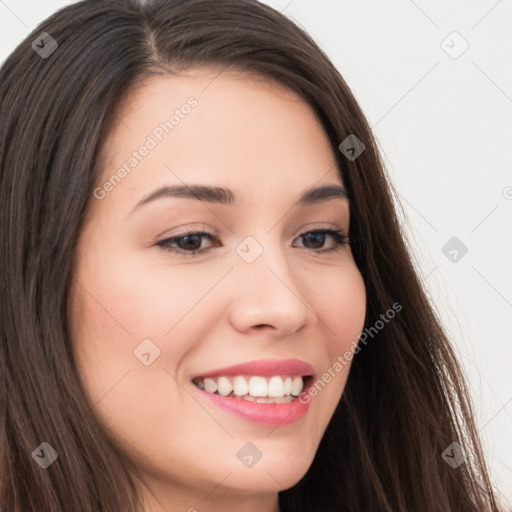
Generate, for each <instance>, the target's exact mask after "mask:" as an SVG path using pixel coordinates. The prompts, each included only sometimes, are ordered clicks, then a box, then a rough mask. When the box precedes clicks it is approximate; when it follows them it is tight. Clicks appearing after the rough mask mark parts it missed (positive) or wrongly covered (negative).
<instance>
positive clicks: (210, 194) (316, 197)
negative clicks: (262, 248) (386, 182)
mask: <svg viewBox="0 0 512 512" xmlns="http://www.w3.org/2000/svg"><path fill="white" fill-rule="evenodd" d="M173 197H179V198H186V199H197V200H199V201H205V202H207V203H217V204H221V205H228V206H240V202H239V201H238V199H237V197H236V194H235V193H234V192H233V191H232V190H230V189H228V188H222V187H211V186H207V185H167V186H163V187H161V188H158V189H156V190H154V191H153V192H151V193H150V194H148V195H146V196H144V197H143V198H142V199H141V200H140V201H139V202H138V203H137V204H136V205H135V207H134V208H133V209H132V210H131V211H130V213H129V215H130V214H131V213H133V212H134V211H135V210H137V209H139V208H140V207H141V206H143V205H145V204H148V203H150V202H152V201H156V200H157V199H161V198H173ZM332 199H343V200H348V199H349V195H348V192H347V190H346V189H345V188H344V187H342V186H340V185H335V184H330V185H323V186H321V187H316V188H315V187H314V188H310V189H308V190H306V191H305V192H303V194H302V195H301V196H300V197H299V199H298V200H297V202H296V203H295V205H294V206H298V207H304V206H311V205H314V204H318V203H323V202H325V201H330V200H332Z"/></svg>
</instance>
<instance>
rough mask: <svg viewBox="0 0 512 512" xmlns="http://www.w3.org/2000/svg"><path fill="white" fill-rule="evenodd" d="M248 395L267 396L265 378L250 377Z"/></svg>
mask: <svg viewBox="0 0 512 512" xmlns="http://www.w3.org/2000/svg"><path fill="white" fill-rule="evenodd" d="M249 394H250V395H251V396H267V379H265V377H256V376H255V377H251V380H250V381H249Z"/></svg>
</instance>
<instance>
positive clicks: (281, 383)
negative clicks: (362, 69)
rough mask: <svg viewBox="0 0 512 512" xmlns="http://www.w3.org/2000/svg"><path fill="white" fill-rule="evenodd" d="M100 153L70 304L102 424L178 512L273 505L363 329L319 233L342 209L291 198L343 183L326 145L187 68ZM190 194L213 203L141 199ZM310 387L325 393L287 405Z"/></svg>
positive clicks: (352, 280) (144, 100)
mask: <svg viewBox="0 0 512 512" xmlns="http://www.w3.org/2000/svg"><path fill="white" fill-rule="evenodd" d="M215 77H216V78H215ZM102 143H103V153H102V156H103V161H102V168H101V172H102V175H101V179H100V180H99V182H98V188H97V189H96V190H95V197H94V198H92V199H91V206H90V210H89V211H88V215H87V217H86V219H85V221H84V225H83V230H82V232H81V235H80V238H79V243H78V246H77V252H76V254H75V257H76V259H75V261H74V267H73V277H74V279H73V288H72V291H71V298H70V299H71V300H70V303H69V305H70V310H69V313H70V322H71V335H72V339H73V344H74V351H75V355H76V359H77V364H78V367H79V370H80V374H81V377H82V379H83V382H84V385H85V387H86V391H87V393H88V395H89V397H90V400H91V401H92V403H93V404H95V411H96V413H97V415H98V416H99V417H100V419H101V420H102V422H103V423H104V424H106V425H107V426H108V427H109V429H110V430H111V431H112V432H113V433H114V435H115V436H116V438H117V440H118V442H119V443H120V445H121V446H122V447H123V448H124V449H125V450H126V451H127V452H128V453H129V454H130V456H131V458H132V459H133V460H134V461H135V462H136V464H137V466H138V467H139V468H140V469H141V471H142V472H143V474H144V475H145V477H146V478H147V481H148V482H150V483H151V485H152V487H153V490H154V491H155V493H156V494H157V495H158V497H159V499H160V500H161V502H162V503H164V502H165V500H167V499H168V500H171V498H172V501H169V502H172V503H173V504H174V506H175V507H176V510H181V508H179V506H183V507H195V508H197V509H198V510H209V508H208V507H209V506H211V505H212V504H213V503H216V502H220V501H221V500H222V499H223V498H225V497H228V496H229V497H236V496H240V497H242V496H247V494H248V493H249V494H250V495H251V496H254V497H255V499H256V497H258V496H259V497H265V499H268V500H270V499H275V497H276V492H277V491H279V490H282V489H286V488H289V487H291V486H292V485H294V484H295V483H296V482H297V481H298V480H300V478H301V477H302V476H303V475H304V474H305V473H306V471H307V469H308V467H309V466H310V464H311V462H312V460H313V457H314V455H315V452H316V450H317V447H318V445H319V443H320V440H321V438H322V436H323V434H324V432H325V429H326V427H327V424H328V423H329V420H330V419H331V416H332V414H333V412H334V409H335V407H336V405H337V403H338V401H339V399H340V397H341V394H342V391H343V388H344V386H345V383H346V379H347V376H348V371H349V367H350V358H348V359H347V358H346V357H344V356H343V355H344V353H346V351H347V350H349V351H350V350H351V351H353V349H354V348H355V340H357V339H358V335H359V333H360V332H361V330H362V328H363V323H364V316H365V302H366V300H365V299H366V298H365V288H364V284H363V280H362V277H361V275H360V273H359V271H358V269H357V267H356V265H355V263H354V259H353V257H352V253H351V250H350V247H349V246H348V245H346V244H344V243H343V240H342V239H341V242H340V239H338V238H337V237H336V234H333V233H330V232H329V231H328V230H333V231H334V232H335V231H339V230H342V231H343V232H344V233H345V234H347V233H348V232H349V203H348V200H347V199H346V198H345V197H343V195H342V194H334V193H331V194H323V195H322V193H321V192H319V193H317V194H316V195H315V194H313V195H310V196H309V201H302V202H299V200H300V198H302V197H303V196H304V194H305V193H306V192H307V191H310V190H311V189H313V188H318V187H325V186H327V185H332V186H337V187H343V182H342V180H341V178H340V174H339V172H338V168H337V162H336V160H335V155H334V153H333V150H332V148H331V145H330V143H329V141H328V138H327V136H326V134H325V133H324V131H323V129H322V126H321V124H320V123H319V122H318V121H317V119H316V117H315V115H314V113H313V111H312V110H311V108H310V107H309V106H308V105H307V104H306V103H305V102H304V101H303V100H301V99H300V98H299V97H298V96H297V95H296V94H294V93H293V92H291V91H290V90H288V89H285V88H283V87H282V86H280V85H276V84H273V85H271V84H269V83H268V82H263V81H261V80H259V81H258V80H256V79H255V78H254V77H250V76H247V75H241V74H236V73H230V74H228V73H223V74H221V75H220V76H217V75H216V74H214V73H213V72H211V71H209V70H206V69H203V70H200V69H195V70H193V71H189V72H188V73H186V75H185V74H184V75H182V76H180V77H175V76H171V75H168V76H165V77H153V78H151V79H150V80H149V81H147V82H145V84H144V85H143V86H142V87H140V88H139V89H137V90H136V91H134V92H132V93H131V95H129V96H128V97H127V98H126V100H125V101H124V102H123V103H122V104H121V106H120V108H119V110H118V111H117V112H116V117H115V123H114V125H113V127H112V129H111V130H110V131H109V133H108V134H107V136H106V138H105V140H103V141H102ZM144 148H145V149H144ZM123 166H124V172H123V170H122V169H123ZM188 185H190V186H202V187H212V188H214V189H215V190H213V191H210V192H207V193H206V192H204V190H206V189H204V190H203V192H201V191H199V192H201V195H197V193H198V192H197V191H195V193H196V196H194V195H192V196H190V195H189V197H183V189H182V190H181V192H182V194H181V196H180V195H179V194H177V193H174V194H172V193H171V192H168V193H167V194H164V193H161V194H158V196H153V198H152V199H151V196H152V194H153V193H154V192H155V191H156V190H159V189H161V187H185V186H188ZM220 189H229V192H223V193H220V192H219V191H220ZM190 191H191V189H189V192H190ZM185 192H186V190H185ZM229 198H232V201H228V200H226V199H229ZM145 199H146V201H145V202H144V200H145ZM141 201H143V202H144V204H141ZM314 230H319V232H318V233H316V234H314V233H310V232H311V231H314ZM187 232H189V233H197V232H203V233H205V234H203V235H197V234H196V235H194V234H192V235H190V234H189V236H187ZM304 233H310V234H309V235H307V236H306V235H304ZM301 235H304V236H301ZM180 237H181V238H180ZM171 238H175V240H170V241H169V239H171ZM165 240H167V242H166V243H165V244H164V243H163V241H165ZM194 251H199V252H196V253H195V254H192V253H193V252H194ZM341 358H343V361H344V363H343V364H340V363H339V361H340V360H341ZM262 360H264V361H263V362H262ZM276 361H277V364H274V363H276ZM337 361H338V364H336V362H337ZM301 362H302V363H301ZM245 363H248V366H246V367H243V368H228V369H226V368H227V367H232V366H234V365H240V364H245ZM325 372H328V373H329V375H327V377H325V376H324V377H322V375H323V374H324V373H325ZM206 375H209V378H206V377H205V376H206ZM306 376H310V377H309V378H306ZM311 376H313V377H311ZM196 377H202V378H201V379H200V380H199V381H196V382H198V384H196V383H194V382H193V379H194V378H196ZM253 377H255V378H253ZM304 381H305V384H306V385H308V386H311V385H314V384H315V383H316V385H317V393H316V394H315V393H312V394H308V395H307V400H302V399H301V400H298V399H295V400H293V401H291V402H290V400H291V399H293V398H294V396H293V394H295V395H296V394H298V393H299V391H300V388H301V385H302V384H303V382H304ZM319 381H320V384H318V382H319ZM215 386H216V387H217V391H216V392H214V393H212V391H214V389H215ZM200 387H204V388H206V389H200ZM231 387H234V391H231ZM228 393H229V395H228ZM234 393H236V394H237V396H240V398H237V397H234V396H233V394H234ZM283 393H284V396H283ZM224 395H227V396H224ZM244 395H245V398H244V397H243V396H244ZM247 395H249V396H247ZM269 395H270V397H269ZM276 396H277V397H278V398H276ZM264 397H267V398H266V399H265V398H264ZM261 398H263V400H262V399H261ZM256 400H259V401H260V402H264V401H266V402H269V403H260V402H257V401H256ZM276 402H277V403H276ZM279 402H284V403H279ZM306 402H307V403H306ZM240 499H241V498H240ZM201 507H203V508H202V509H201ZM183 510H187V508H183ZM244 510H246V509H244Z"/></svg>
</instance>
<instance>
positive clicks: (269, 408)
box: [192, 359, 315, 425]
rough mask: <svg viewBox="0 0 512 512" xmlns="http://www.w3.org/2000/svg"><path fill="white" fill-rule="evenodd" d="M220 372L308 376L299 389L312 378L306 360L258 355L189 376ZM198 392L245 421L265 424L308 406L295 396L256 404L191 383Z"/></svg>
mask: <svg viewBox="0 0 512 512" xmlns="http://www.w3.org/2000/svg"><path fill="white" fill-rule="evenodd" d="M221 375H226V376H227V375H231V376H236V375H261V376H269V375H300V376H312V377H313V378H310V379H308V381H307V383H306V384H305V387H304V389H303V392H304V391H305V390H307V389H308V388H309V387H310V386H311V385H312V382H313V380H314V376H315V369H314V368H313V367H312V366H311V365H310V364H308V363H306V362H304V361H300V360H299V359H260V360H257V361H250V362H247V363H242V364H237V365H233V366H227V367H225V368H219V369H217V370H211V371H209V372H205V373H201V374H198V375H195V376H193V377H192V380H194V379H195V378H196V377H203V378H206V377H217V376H221ZM193 387H194V389H195V390H196V392H197V393H199V394H200V395H201V396H203V397H204V398H206V399H207V400H209V401H210V402H211V403H213V404H214V405H216V406H217V407H219V408H220V409H223V410H224V411H226V412H228V413H230V414H233V415H235V416H238V417H239V418H242V419H244V420H247V421H251V422H254V423H262V424H265V425H287V424H289V423H293V422H296V421H298V420H300V419H301V418H302V417H303V416H304V415H305V414H306V412H307V410H308V408H309V401H308V402H307V403H301V402H300V401H299V399H296V400H294V401H293V402H289V403H285V404H275V403H274V404H259V403H257V402H249V401H248V400H244V399H242V398H233V397H227V396H220V395H217V394H213V393H208V392H207V391H204V390H203V389H200V388H198V387H197V386H195V385H193Z"/></svg>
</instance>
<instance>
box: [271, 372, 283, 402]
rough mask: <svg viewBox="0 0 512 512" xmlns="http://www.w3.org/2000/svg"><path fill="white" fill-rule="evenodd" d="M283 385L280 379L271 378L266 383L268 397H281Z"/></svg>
mask: <svg viewBox="0 0 512 512" xmlns="http://www.w3.org/2000/svg"><path fill="white" fill-rule="evenodd" d="M283 394H284V384H283V379H282V378H281V377H272V378H271V379H270V381H269V383H268V396H272V397H276V396H283Z"/></svg>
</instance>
